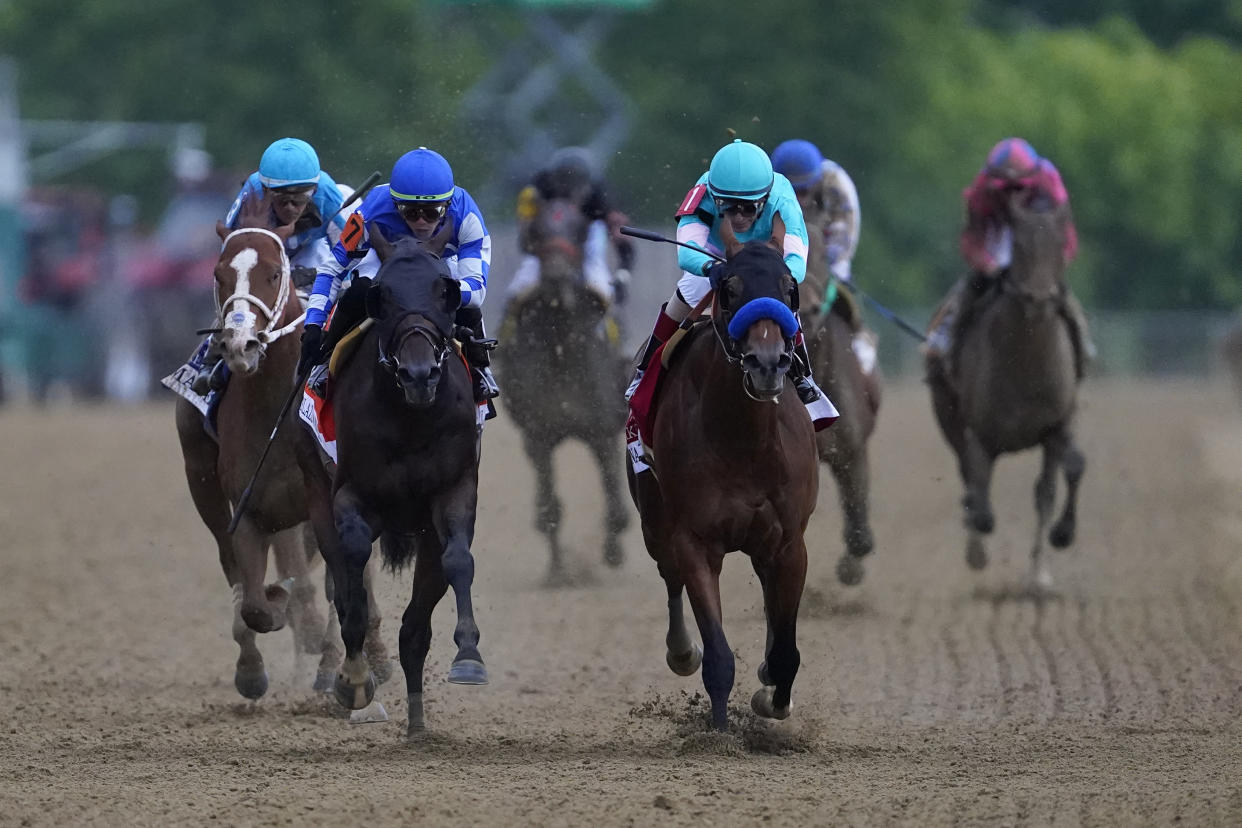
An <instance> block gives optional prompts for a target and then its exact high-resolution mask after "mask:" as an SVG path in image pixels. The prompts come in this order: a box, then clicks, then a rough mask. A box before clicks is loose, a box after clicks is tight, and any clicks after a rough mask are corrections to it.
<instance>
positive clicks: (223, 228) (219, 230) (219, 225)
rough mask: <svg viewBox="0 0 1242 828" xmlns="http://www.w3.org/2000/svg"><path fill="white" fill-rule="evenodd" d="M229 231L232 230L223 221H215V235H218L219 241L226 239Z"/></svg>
mask: <svg viewBox="0 0 1242 828" xmlns="http://www.w3.org/2000/svg"><path fill="white" fill-rule="evenodd" d="M230 232H232V231H230V230H229V228H228V226H227V225H226V224H225V223H224V222H222V221H217V222H216V235H217V236H219V237H220V241H224V240H225V239H227V238H228V237H229V233H230Z"/></svg>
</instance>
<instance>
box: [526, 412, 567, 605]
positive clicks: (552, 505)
mask: <svg viewBox="0 0 1242 828" xmlns="http://www.w3.org/2000/svg"><path fill="white" fill-rule="evenodd" d="M523 445H524V446H525V448H526V456H527V457H529V458H530V464H531V466H532V467H534V470H535V529H536V530H538V531H539V532H540V533H541V534H543V535H544V536H545V537H546V538H547V539H548V551H549V553H550V554H551V560H550V561H549V562H548V577H547V580H548V582H549V583H550V584H556V583H558V582H560V581H561V580H562V579H563V578H564V577H565V561H564V554H563V552H562V551H561V541H560V526H561V501H560V499H559V498H558V497H557V496H556V471H555V469H554V468H553V466H552V448H553V447H552V445H551V444H550V443H549V442H548V441H547V440H545V439H542V438H535V437H531V436H529V435H527V436H526V437H525V438H524V440H523Z"/></svg>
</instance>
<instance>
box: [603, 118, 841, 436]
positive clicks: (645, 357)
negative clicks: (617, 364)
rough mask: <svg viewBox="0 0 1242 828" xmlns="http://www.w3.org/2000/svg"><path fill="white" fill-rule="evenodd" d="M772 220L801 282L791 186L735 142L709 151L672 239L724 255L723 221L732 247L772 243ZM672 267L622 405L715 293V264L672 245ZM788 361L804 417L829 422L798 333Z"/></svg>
mask: <svg viewBox="0 0 1242 828" xmlns="http://www.w3.org/2000/svg"><path fill="white" fill-rule="evenodd" d="M778 215H779V216H780V218H781V221H782V222H783V223H784V225H785V237H784V238H783V239H781V240H780V242H781V245H782V248H783V250H784V254H785V265H786V266H787V267H788V268H789V272H790V273H791V274H792V275H793V277H794V280H795V281H797V282H799V283H801V282H802V280H803V279H804V278H805V277H806V255H807V234H806V225H805V223H804V222H803V219H802V208H801V207H799V206H798V198H797V196H796V195H795V193H794V189H793V186H792V185H791V184H790V183H789V180H788V179H786V178H785V176H783V175H780V174H779V173H776V172H774V171H773V169H772V161H771V159H770V158H768V154H767V153H766V152H764V151H763V149H761V148H760V147H758V146H756V145H754V144H749V143H746V142H744V141H742V140H740V139H738V140H734V141H733V142H732V143H729V144H726V145H725V146H724V147H722V148H721V149H720V151H718V152H717V153H716V155H715V157H713V158H712V162H711V165H710V167H709V168H708V171H707V172H706V173H704V174H703V175H702V176H700V177H699V180H698V181H697V182H696V183H695V185H694V186H693V187H691V188H690V192H688V193H687V194H686V196H685V198H684V199H682V202H681V205H680V206H679V207H678V209H677V213H676V216H677V240H678V241H680V242H684V243H686V244H692V245H696V246H698V247H700V248H702V249H703V250H706V251H710V252H712V253H716V254H723V251H724V243H723V241H722V240H721V237H720V227H721V224H722V222H726V221H727V222H729V223H730V226H731V227H732V229H733V233H734V235H735V236H736V237H737V240H738V241H739V242H748V241H766V240H768V239H769V238H771V237H772V233H773V219H774V218H775V217H776V216H778ZM677 264H678V266H679V267H680V268H681V269H682V274H681V279H680V280H679V281H678V283H677V290H676V291H675V292H674V293H673V295H672V296H671V297H669V300H668V301H667V302H665V303H664V305H663V306H662V307H661V308H660V315H659V317H658V318H657V319H656V324H655V329H654V330H653V331H652V333H651V337H650V338H649V339H648V340H647V344H646V347H645V348H644V349H643V352H642V354H641V355H640V357H639V361H638V365H637V368H636V371H635V375H634V378H633V380H632V381H631V382H630V386H629V388H628V389H627V390H626V399H629V397H631V396H632V395H633V393H634V391H635V390H636V389H637V388H638V383H639V381H640V380H641V379H642V376H643V372H644V371H646V369H647V365H648V364H649V363H650V361H651V357H652V355H653V354H655V352H656V350H657V349H658V348H659V346H660V345H661V344H663V343H664V342H665V341H666V340H667V339H668V338H669V337H670V336H671V335H672V334H673V332H674V331H675V330H677V326H678V325H679V324H681V322H682V320H684V319H685V318H686V316H688V315H689V313H690V311H691V309H692V308H693V307H694V306H695V305H697V304H698V302H699V300H700V299H702V298H703V297H704V296H705V295H706V294H707V291H708V290H709V289H710V288H712V287H715V280H714V279H713V278H712V277H713V275H715V273H714V272H713V269H714V268H715V267H716V266H717V265H718V263H717V262H716V260H715V259H713V258H712V257H711V256H709V255H707V253H701V252H699V251H697V250H690V249H687V248H685V247H678V248H677ZM716 272H718V270H717V271H716ZM794 310H795V311H796V310H797V308H794ZM794 356H795V358H794V359H793V360H792V363H791V365H790V368H789V377H790V379H791V380H792V381H793V383H794V385H795V387H796V388H797V391H798V398H799V399H800V400H802V402H803V404H805V405H806V406H807V408H808V410H809V411H810V414H811V419H812V420H813V421H815V420H825V419H827V418H833V419H835V416H836V411H835V409H832V406H831V403H829V402H828V398H827V396H826V395H825V394H824V393H823V391H821V390H820V389H819V387H818V386H816V384H815V382H814V380H813V379H812V378H811V362H810V358H809V356H808V355H807V351H806V344H805V342H804V341H803V338H802V331H801V329H800V328H799V330H798V332H797V334H796V335H795V337H794ZM829 411H831V414H829V413H828V412H829Z"/></svg>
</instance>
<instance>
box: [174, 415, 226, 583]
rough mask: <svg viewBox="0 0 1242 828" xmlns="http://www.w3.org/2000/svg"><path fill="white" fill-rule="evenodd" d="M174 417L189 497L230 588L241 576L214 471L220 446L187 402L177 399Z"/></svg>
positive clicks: (222, 496)
mask: <svg viewBox="0 0 1242 828" xmlns="http://www.w3.org/2000/svg"><path fill="white" fill-rule="evenodd" d="M176 420H177V437H178V438H179V439H180V441H181V455H182V458H183V459H184V461H185V479H186V483H187V484H188V485H189V488H190V499H191V500H193V501H194V508H195V509H196V510H197V511H198V516H199V517H200V518H201V519H202V521H203V524H204V525H205V526H206V527H207V529H208V531H210V532H211V536H212V538H214V539H215V541H216V551H217V553H218V554H219V556H220V569H221V570H223V572H224V577H225V579H226V580H227V581H228V584H229V586H230V587H231V586H233V585H234V584H236V583H237V582H238V580H239V579H240V577H241V576H240V575H239V574H238V572H237V562H236V557H235V555H234V553H233V538H232V536H231V535H230V534H229V521H230V520H231V519H232V517H233V510H232V508H231V507H230V506H229V500H228V497H227V496H226V495H225V494H224V489H223V488H222V487H221V485H220V476H219V473H218V471H217V464H218V462H219V459H220V449H219V447H218V446H217V445H216V441H215V440H212V439H211V437H209V436H208V435H207V432H206V431H204V430H203V415H202V414H200V413H199V411H198V409H197V408H194V406H192V405H190V404H189V403H188V402H185V401H184V400H180V399H179V400H177V409H176Z"/></svg>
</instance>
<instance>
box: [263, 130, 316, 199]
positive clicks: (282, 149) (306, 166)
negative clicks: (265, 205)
mask: <svg viewBox="0 0 1242 828" xmlns="http://www.w3.org/2000/svg"><path fill="white" fill-rule="evenodd" d="M259 183H261V184H262V185H263V186H264V187H267V188H268V189H280V188H282V187H309V186H311V185H313V184H318V183H319V156H318V154H316V152H315V148H314V147H312V146H311V145H310V144H308V143H306V142H305V141H303V140H301V139H300V138H281V139H280V140H279V141H275V142H273V144H272V145H271V146H270V147H268V148H267V149H265V150H264V151H263V157H262V158H260V159H259Z"/></svg>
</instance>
